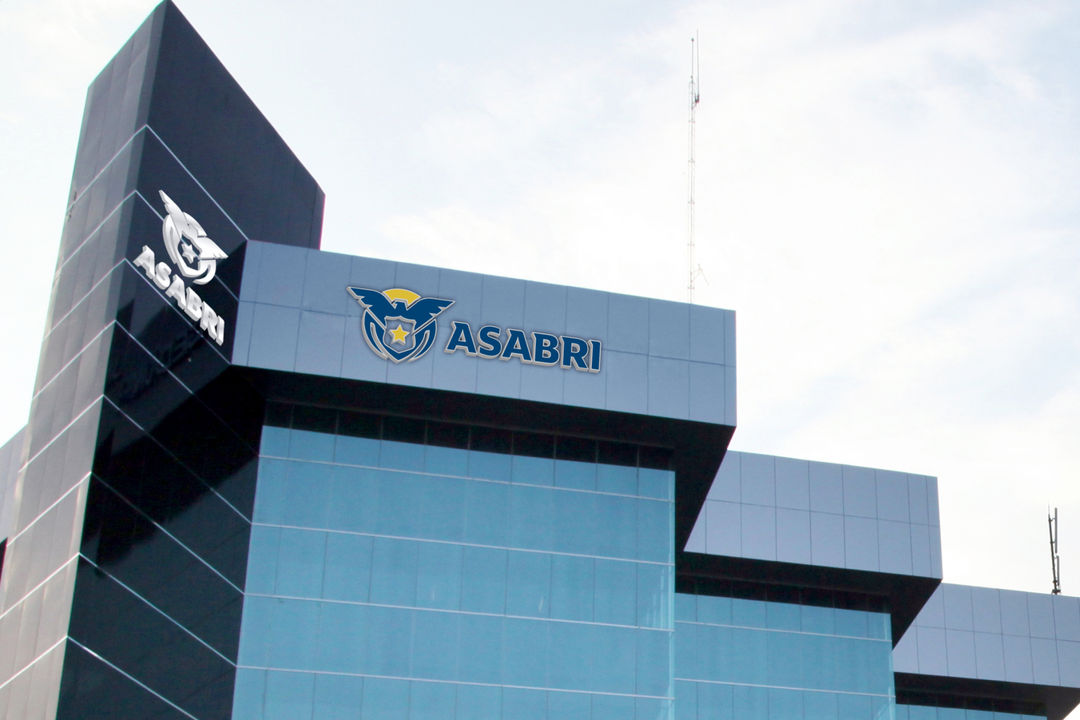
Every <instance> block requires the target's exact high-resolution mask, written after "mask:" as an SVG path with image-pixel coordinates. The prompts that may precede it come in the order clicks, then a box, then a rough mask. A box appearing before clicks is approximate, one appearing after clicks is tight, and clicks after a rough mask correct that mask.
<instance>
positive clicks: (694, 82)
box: [686, 32, 701, 303]
mask: <svg viewBox="0 0 1080 720" xmlns="http://www.w3.org/2000/svg"><path fill="white" fill-rule="evenodd" d="M700 102H701V62H700V59H699V56H698V43H697V32H695V33H694V37H692V38H690V128H689V146H690V147H689V153H688V154H689V160H688V167H687V192H688V195H689V201H688V203H687V219H686V224H687V228H686V229H687V241H686V254H687V259H688V260H689V265H690V274H689V279H688V282H687V285H686V290H687V294H688V295H689V298H690V302H691V303H693V302H694V280H695V279H696V278H697V275H698V274H699V273H700V272H701V268H700V267H699V266H698V265H697V264H695V262H694V190H695V187H694V186H695V175H696V170H697V167H696V165H695V162H694V150H695V146H696V145H697V137H696V134H697V106H698V103H700Z"/></svg>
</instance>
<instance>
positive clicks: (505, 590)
mask: <svg viewBox="0 0 1080 720" xmlns="http://www.w3.org/2000/svg"><path fill="white" fill-rule="evenodd" d="M341 424H342V425H345V424H350V425H351V427H350V431H349V432H348V433H344V432H334V431H329V432H327V431H321V432H320V431H312V430H306V429H297V428H296V427H295V423H294V427H293V429H288V428H285V427H277V426H267V427H265V428H264V430H263V439H262V446H261V451H260V462H259V473H258V486H257V493H256V502H255V511H254V524H253V527H252V534H251V549H250V555H249V564H248V574H247V587H246V594H245V600H244V608H243V620H242V629H241V635H240V652H239V663H238V672H237V682H236V693H235V702H234V709H233V712H234V715H233V716H234V717H235V718H237V719H238V720H240V719H245V718H266V719H268V720H269V719H270V718H289V720H295V719H296V718H312V720H316V719H317V720H328V719H330V718H346V717H348V718H354V717H360V716H362V717H364V718H373V719H374V718H394V719H395V720H398V719H401V718H417V719H419V718H440V719H445V718H458V719H465V718H485V719H491V718H513V719H514V720H525V719H530V718H536V719H537V720H540V719H542V718H560V719H562V718H593V719H595V720H607V719H608V718H610V719H612V720H614V719H616V718H618V719H619V720H623V719H625V718H628V717H629V718H633V717H637V718H642V719H644V718H649V719H656V720H659V719H661V718H669V717H671V702H672V700H671V698H672V687H671V677H672V674H671V669H672V637H673V631H674V628H673V620H674V619H673V609H672V607H671V600H672V598H673V597H674V595H673V579H674V578H673V575H674V564H673V559H674V547H673V542H674V541H673V537H674V525H673V523H674V511H673V492H674V473H673V472H671V471H669V470H664V469H655V468H650V467H642V466H641V463H640V462H639V461H638V458H640V457H641V455H640V453H638V454H636V455H635V451H636V450H637V449H636V448H633V447H629V448H626V447H624V448H622V456H623V459H634V463H633V464H632V465H620V464H613V463H608V462H599V458H600V457H601V456H602V455H603V452H602V449H601V448H600V446H599V445H598V444H596V443H589V442H585V443H584V444H582V441H580V440H572V439H571V440H565V441H563V442H562V443H561V444H560V443H559V439H558V438H553V437H550V436H533V435H521V434H517V435H512V434H510V433H505V435H504V436H502V437H503V440H504V442H499V436H498V435H497V434H495V435H492V434H490V433H491V432H492V431H486V432H488V433H489V434H488V436H486V437H485V435H484V432H485V431H482V430H479V429H476V428H473V429H471V430H470V428H468V427H465V426H457V427H454V426H442V425H440V426H435V425H434V424H430V425H429V424H425V423H422V422H412V421H404V420H400V419H395V418H385V419H379V418H375V417H363V416H360V417H358V416H351V419H350V420H348V421H346V419H345V418H344V417H343V418H342V419H341ZM493 440H494V441H495V442H492V441H493ZM572 444H573V445H572ZM493 445H501V447H498V448H495V449H494V450H489V449H485V448H487V447H492V446H493ZM508 450H509V451H508ZM563 450H566V451H565V452H564V451H563ZM526 453H527V454H526ZM590 455H591V457H592V460H589V459H588V458H589V456H590ZM570 456H573V457H575V458H577V459H570Z"/></svg>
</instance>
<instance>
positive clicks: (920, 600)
mask: <svg viewBox="0 0 1080 720" xmlns="http://www.w3.org/2000/svg"><path fill="white" fill-rule="evenodd" d="M675 573H676V578H677V579H676V582H677V587H678V588H679V589H680V590H682V589H686V590H689V589H690V587H691V586H697V587H701V586H702V585H705V586H707V585H708V583H709V581H714V580H719V581H736V582H742V583H747V584H752V585H756V586H760V587H761V588H763V589H764V590H765V591H766V592H769V591H772V592H776V593H782V592H784V591H790V590H803V591H811V592H817V591H820V592H823V593H829V594H831V595H832V596H833V597H840V596H843V595H847V596H850V597H852V598H854V599H855V602H854V603H853V605H855V606H857V607H862V606H863V601H864V600H865V599H877V600H879V601H880V603H879V604H880V605H881V606H882V607H883V609H887V610H888V611H889V613H890V615H891V619H892V637H893V643H894V644H895V642H896V639H897V638H899V637H901V636H902V635H903V634H904V631H905V630H907V628H908V627H909V626H910V625H911V623H912V622H913V621H914V620H915V616H916V615H917V614H918V613H919V610H920V609H921V608H922V606H923V604H924V603H925V602H926V600H927V598H929V597H930V596H931V594H933V592H934V588H936V587H937V585H938V583H939V582H940V581H939V580H937V579H935V578H921V577H911V576H908V575H897V574H892V573H880V572H868V571H864V570H845V569H841V568H830V567H819V566H815V565H803V564H798V563H785V562H763V561H761V560H753V559H749V558H737V557H725V556H717V555H706V554H704V553H694V552H682V553H677V554H676V556H675Z"/></svg>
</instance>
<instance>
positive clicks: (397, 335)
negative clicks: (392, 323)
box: [390, 324, 409, 345]
mask: <svg viewBox="0 0 1080 720" xmlns="http://www.w3.org/2000/svg"><path fill="white" fill-rule="evenodd" d="M390 334H391V335H393V336H394V342H395V343H397V344H399V345H404V344H405V338H407V337H409V331H408V330H406V329H405V328H403V327H401V325H400V324H399V325H398V326H397V328H395V329H394V330H391V331H390Z"/></svg>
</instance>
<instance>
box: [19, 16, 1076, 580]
mask: <svg viewBox="0 0 1080 720" xmlns="http://www.w3.org/2000/svg"><path fill="white" fill-rule="evenodd" d="M153 6H154V3H153V2H151V0H33V1H30V0H0V89H2V90H3V92H0V167H3V168H4V171H3V172H2V173H0V242H2V243H3V246H2V247H3V251H4V253H3V257H4V260H5V262H6V266H7V270H6V271H5V272H4V273H3V276H2V277H3V279H2V282H0V308H2V310H0V336H2V337H3V338H5V340H6V342H5V348H4V351H3V352H2V353H0V373H2V374H3V376H4V377H5V379H6V383H5V385H6V386H7V388H8V390H7V391H6V393H5V396H4V402H3V404H2V407H0V436H2V437H3V438H6V437H8V436H10V435H11V434H13V433H14V432H16V431H17V430H18V429H19V428H20V427H21V426H22V425H23V424H24V423H25V422H26V417H27V415H28V412H29V404H30V393H31V387H32V384H33V377H34V373H35V370H36V363H37V355H38V350H39V347H40V340H41V336H42V333H43V327H44V322H45V314H46V310H47V303H48V298H49V293H50V288H51V282H52V272H53V269H54V266H55V258H56V252H57V248H58V243H59V238H60V230H61V227H62V224H63V219H64V212H65V209H66V207H65V202H66V198H67V194H68V187H69V182H70V174H71V168H72V164H73V161H74V154H75V146H76V143H77V141H78V133H79V126H80V119H81V115H82V104H83V101H84V98H85V93H86V88H87V86H88V85H89V84H90V82H91V81H92V80H93V78H94V77H95V75H96V74H97V73H98V72H99V71H100V69H101V68H102V67H104V65H105V64H106V63H107V62H108V60H109V59H110V58H111V57H112V55H113V54H114V53H115V52H116V51H117V50H118V49H119V47H120V46H121V45H122V44H123V43H124V42H125V41H126V39H127V38H128V37H129V36H130V35H131V33H132V32H134V30H135V29H136V27H138V25H139V24H140V22H141V21H142V19H143V18H144V17H145V16H146V15H147V14H149V12H150V11H151V10H152V9H153ZM179 6H180V9H181V10H182V11H183V12H184V14H185V15H186V16H187V17H188V19H189V20H190V21H191V22H192V23H193V24H194V25H195V27H196V28H197V29H198V30H199V32H200V33H201V34H202V36H203V37H204V39H205V40H206V41H207V42H208V43H209V45H210V46H211V47H212V48H213V49H214V50H215V52H216V53H217V54H218V56H219V57H220V58H221V60H222V61H223V62H224V64H225V65H226V67H228V68H229V70H230V71H231V72H232V73H233V75H234V76H235V77H236V78H237V80H238V81H239V82H240V84H241V85H242V86H243V87H244V88H245V89H246V90H247V92H248V93H249V95H250V96H251V97H252V99H253V100H254V101H255V103H256V104H257V105H258V106H259V107H260V108H261V109H262V111H263V112H264V113H265V115H266V116H267V118H268V119H269V120H270V122H271V123H272V124H274V125H275V127H276V128H277V129H278V131H279V132H280V133H281V135H282V136H283V137H284V138H285V140H286V142H288V143H289V145H290V147H291V148H292V149H293V151H294V152H295V153H296V154H297V155H298V156H299V157H300V159H301V160H302V161H303V162H304V163H305V165H306V166H307V168H308V169H309V170H310V171H311V172H312V174H313V175H314V176H315V177H316V179H317V180H318V181H319V183H320V184H321V186H322V188H323V189H324V191H325V192H326V196H327V199H326V215H325V222H324V230H323V248H324V249H327V250H333V251H339V252H346V253H351V254H359V255H368V256H374V257H381V258H388V259H393V260H401V261H407V262H417V263H422V264H428V265H436V266H444V267H452V268H460V269H467V270H474V271H479V272H484V273H492V274H499V275H508V276H512V277H522V278H528V279H532V280H539V281H545V282H553V283H559V284H566V285H577V286H583V287H590V288H596V289H601V290H610V291H617V292H625V293H631V294H636V295H643V296H649V297H659V298H666V299H671V300H685V299H686V298H687V288H686V285H687V277H688V274H689V265H688V260H687V253H686V243H687V230H686V226H687V149H688V148H687V145H688V143H687V128H688V122H687V120H688V80H689V71H690V43H689V38H690V37H691V35H693V34H694V33H695V32H696V33H698V35H699V38H700V40H699V47H700V53H701V55H700V57H701V71H700V81H701V82H700V87H701V104H700V105H699V107H698V114H697V148H696V160H697V162H696V166H697V194H696V206H697V215H696V228H697V232H696V238H697V262H698V263H699V264H700V270H701V272H700V274H699V275H698V279H697V281H696V285H697V288H696V291H695V297H694V300H695V302H697V303H700V304H703V305H710V306H716V307H723V308H729V309H732V310H735V312H736V316H737V323H738V340H737V344H738V361H737V362H738V417H739V423H738V429H737V431H736V433H735V437H734V440H733V442H732V448H733V449H737V450H744V451H750V452H764V453H770V454H777V455H786V456H790V457H799V458H806V459H812V460H824V461H830V462H843V463H849V464H854V465H866V466H870V467H879V468H886V469H892V470H901V471H908V472H914V473H921V474H927V475H933V476H935V477H937V478H938V481H939V493H940V504H941V517H942V542H943V560H944V569H945V578H946V580H947V581H949V582H957V583H965V584H973V585H987V586H995V587H1005V588H1013V589H1021V590H1031V591H1039V592H1046V591H1048V590H1049V589H1050V562H1049V548H1048V540H1047V524H1046V512H1047V508H1048V506H1057V507H1059V508H1060V518H1061V519H1060V523H1061V530H1060V554H1061V558H1062V561H1061V564H1062V586H1063V589H1064V591H1065V593H1066V594H1073V595H1080V482H1078V481H1080V441H1078V438H1077V434H1078V433H1077V431H1078V428H1080V363H1078V362H1077V358H1078V353H1080V329H1078V328H1080V282H1078V280H1080V277H1078V274H1080V195H1078V194H1077V193H1076V188H1077V187H1080V153H1078V152H1077V148H1080V73H1077V72H1076V71H1077V69H1078V67H1080V5H1077V4H1075V3H1069V2H1027V3H1015V2H961V1H956V2H947V3H937V2H933V3H931V2H915V1H910V0H905V1H902V2H901V1H899V0H898V1H896V2H876V3H866V2H854V1H849V0H814V1H810V2H808V1H806V0H795V1H788V0H764V1H761V2H752V3H750V2H656V1H652V2H637V1H635V0H626V1H615V0H597V1H595V2H590V3H580V2H569V1H564V0H553V1H552V2H545V3H505V2H471V3H460V2H459V3H446V2H444V3H434V2H431V3H418V2H412V1H405V2H395V3H374V2H363V1H360V2H357V1H351V2H340V1H329V0H317V1H315V2H312V3H310V4H308V5H305V6H304V10H303V12H302V13H301V12H300V11H299V10H298V8H299V6H298V5H297V4H296V3H295V2H294V1H292V0H290V2H280V1H279V0H260V1H259V2H258V3H255V2H249V1H248V0H237V1H235V2H228V3H222V2H217V1H216V0H213V1H212V0H180V3H179Z"/></svg>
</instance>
